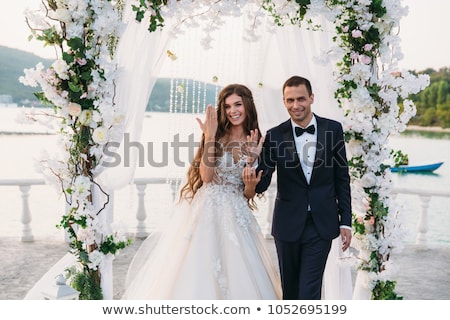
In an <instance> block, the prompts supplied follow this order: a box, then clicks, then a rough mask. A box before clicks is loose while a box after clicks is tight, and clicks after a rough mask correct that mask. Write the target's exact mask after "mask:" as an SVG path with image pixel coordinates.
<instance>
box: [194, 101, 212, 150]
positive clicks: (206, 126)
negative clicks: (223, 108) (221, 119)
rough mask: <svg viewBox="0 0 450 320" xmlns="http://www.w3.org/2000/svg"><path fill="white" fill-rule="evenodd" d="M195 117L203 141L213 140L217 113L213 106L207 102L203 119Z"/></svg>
mask: <svg viewBox="0 0 450 320" xmlns="http://www.w3.org/2000/svg"><path fill="white" fill-rule="evenodd" d="M196 119H197V122H198V124H199V125H200V129H201V130H202V132H203V134H204V135H205V141H214V139H215V137H216V131H217V113H216V110H215V108H214V107H213V106H212V105H211V104H209V105H208V106H207V107H206V115H205V121H203V122H202V120H200V119H199V118H196Z"/></svg>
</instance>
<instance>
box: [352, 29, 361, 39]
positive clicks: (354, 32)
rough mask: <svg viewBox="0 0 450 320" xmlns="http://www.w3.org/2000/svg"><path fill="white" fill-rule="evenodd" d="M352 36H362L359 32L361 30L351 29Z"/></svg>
mask: <svg viewBox="0 0 450 320" xmlns="http://www.w3.org/2000/svg"><path fill="white" fill-rule="evenodd" d="M352 37H353V38H361V37H362V32H361V30H358V29H356V30H353V31H352Z"/></svg>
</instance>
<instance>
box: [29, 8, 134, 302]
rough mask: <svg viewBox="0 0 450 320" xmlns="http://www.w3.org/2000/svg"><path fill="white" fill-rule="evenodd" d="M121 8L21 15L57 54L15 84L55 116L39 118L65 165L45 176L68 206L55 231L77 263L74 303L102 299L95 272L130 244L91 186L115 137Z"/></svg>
mask: <svg viewBox="0 0 450 320" xmlns="http://www.w3.org/2000/svg"><path fill="white" fill-rule="evenodd" d="M122 9H123V3H122V2H121V1H117V2H112V1H102V0H46V1H42V5H41V8H40V10H39V11H29V12H28V13H27V23H28V25H29V27H30V30H31V31H32V37H34V38H36V39H37V40H40V41H43V42H44V43H45V45H50V46H53V47H55V51H56V53H57V55H58V56H59V58H58V59H57V60H56V61H55V62H54V63H53V64H52V65H51V66H50V67H49V68H48V69H47V70H44V66H43V65H42V63H39V64H38V65H37V66H36V68H34V69H25V76H24V77H21V78H20V81H21V82H22V83H23V84H25V85H28V86H32V87H38V86H40V87H41V89H42V91H41V92H38V93H36V94H35V95H36V96H37V98H38V99H40V101H41V102H42V103H44V104H45V105H48V106H51V107H52V109H53V113H49V114H44V115H47V116H50V117H51V118H56V119H59V120H60V121H59V125H60V127H59V130H58V132H59V133H60V137H61V138H62V143H63V149H64V151H65V152H64V155H63V158H62V159H56V160H50V159H48V160H46V161H43V169H44V173H46V174H48V173H49V174H50V175H47V176H48V178H50V179H53V180H54V181H55V180H56V182H57V185H59V187H60V189H61V191H62V193H63V194H64V196H65V199H66V202H67V204H68V210H67V212H66V213H65V214H64V215H63V216H62V219H61V222H60V224H59V225H58V227H60V228H64V229H65V230H66V232H67V233H68V235H69V237H70V240H71V243H70V246H71V251H72V253H73V254H74V255H75V256H76V257H77V260H78V262H79V264H78V265H77V266H74V267H72V268H69V269H68V270H67V271H68V275H67V277H68V278H69V283H71V285H72V286H73V287H74V288H75V289H77V290H78V291H79V292H80V295H79V298H80V299H90V300H92V299H102V298H103V292H102V289H101V281H102V278H101V271H100V270H99V269H101V268H102V266H103V265H102V263H103V262H104V261H105V257H107V256H108V255H114V254H116V252H117V251H118V250H120V249H123V248H125V246H127V245H128V244H129V243H130V241H129V240H128V239H126V238H125V237H123V236H121V235H120V234H118V233H117V232H113V231H109V226H108V225H106V223H104V218H103V217H102V215H101V213H102V211H103V210H104V209H105V207H106V206H107V205H108V202H109V195H108V193H107V192H105V191H104V190H103V189H102V186H101V185H100V184H99V183H98V182H97V181H96V176H97V174H98V173H100V171H101V166H100V164H101V161H102V157H103V149H104V147H105V146H106V144H107V143H108V142H109V141H111V140H113V139H115V138H116V137H117V136H118V135H120V133H121V131H120V130H121V120H122V117H121V115H120V114H118V113H117V112H116V110H115V105H114V88H115V84H114V83H115V81H114V80H115V76H116V74H115V71H116V67H115V65H114V63H113V62H114V60H113V58H114V51H115V46H116V44H117V41H118V34H119V33H120V30H121V27H122V22H121V12H122ZM41 115H42V114H41ZM100 199H101V200H100Z"/></svg>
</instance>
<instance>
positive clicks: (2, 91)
mask: <svg viewBox="0 0 450 320" xmlns="http://www.w3.org/2000/svg"><path fill="white" fill-rule="evenodd" d="M38 62H42V63H43V64H44V66H46V67H48V66H50V65H51V64H52V63H53V60H49V59H44V58H41V57H39V56H37V55H34V54H32V53H28V52H25V51H21V50H17V49H12V48H8V47H4V46H0V95H10V96H12V102H14V103H17V104H19V105H31V104H32V102H34V103H37V102H38V101H37V99H36V97H35V96H34V95H33V93H34V92H36V91H37V90H38V89H37V88H32V87H28V86H25V85H23V84H22V83H20V82H19V77H20V76H23V75H24V72H23V70H24V69H29V68H34V67H35V66H36V64H37V63H38Z"/></svg>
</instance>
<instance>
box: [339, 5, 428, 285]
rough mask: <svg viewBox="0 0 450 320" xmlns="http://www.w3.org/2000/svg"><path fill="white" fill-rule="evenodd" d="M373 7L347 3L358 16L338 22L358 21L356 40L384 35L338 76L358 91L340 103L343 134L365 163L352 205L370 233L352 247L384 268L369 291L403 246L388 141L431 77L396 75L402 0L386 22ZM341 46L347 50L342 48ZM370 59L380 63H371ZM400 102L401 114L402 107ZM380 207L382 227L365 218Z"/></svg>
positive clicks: (412, 112)
mask: <svg viewBox="0 0 450 320" xmlns="http://www.w3.org/2000/svg"><path fill="white" fill-rule="evenodd" d="M371 3H372V1H371V0H359V1H354V2H352V3H351V4H350V3H349V6H350V7H351V9H352V10H353V11H352V12H356V17H355V16H349V15H350V11H347V12H345V11H344V14H342V15H341V17H340V19H341V22H344V21H345V20H346V19H355V20H356V22H357V23H356V25H357V28H355V29H354V30H348V28H346V27H344V30H343V31H344V32H349V34H351V37H353V38H354V39H358V40H360V39H361V37H362V31H367V30H369V29H370V28H372V27H376V28H377V29H378V31H379V32H380V38H379V39H380V43H379V44H378V51H377V52H374V53H371V50H372V49H373V48H374V46H375V45H376V44H375V43H365V44H364V45H363V47H361V48H360V50H359V51H358V52H368V53H367V54H361V53H358V52H354V51H345V50H344V51H343V52H342V53H343V54H344V55H348V56H349V57H350V58H351V59H352V61H353V63H352V65H351V67H350V68H349V72H348V73H346V74H341V75H340V76H341V79H342V80H344V81H347V82H353V83H354V84H356V88H355V87H351V88H349V91H350V94H351V98H350V99H347V100H345V101H343V103H342V105H343V107H344V109H345V110H346V115H347V116H346V117H345V119H344V127H345V130H346V131H347V132H350V133H351V134H352V135H353V137H355V139H352V140H351V142H350V143H349V145H348V151H349V153H350V154H351V156H352V157H353V159H359V161H360V163H362V164H363V165H362V166H359V167H358V166H357V167H356V168H355V169H353V170H354V172H353V173H354V174H355V176H356V177H355V179H353V181H352V203H353V209H354V213H355V215H356V218H357V221H358V222H359V223H362V224H363V225H364V226H365V230H366V232H365V234H362V235H360V234H359V235H357V236H356V237H355V238H356V239H355V241H354V243H353V245H354V246H355V247H356V248H357V249H358V250H359V258H360V259H361V261H363V263H362V266H363V267H365V268H368V269H372V267H373V266H372V265H370V263H369V261H370V260H371V253H372V252H377V256H379V257H380V260H381V268H380V269H379V271H378V272H371V273H370V274H369V276H368V281H369V282H371V283H370V284H368V287H371V288H373V285H374V283H375V282H376V281H386V280H389V279H391V277H392V276H393V271H394V270H395V268H393V264H392V263H391V261H390V260H389V258H390V257H391V253H392V251H393V250H398V249H399V248H401V247H402V242H401V236H402V233H401V231H400V228H399V226H400V221H399V220H398V219H397V214H396V210H395V209H394V207H395V203H394V202H393V201H392V200H391V173H390V171H389V170H384V168H383V164H385V163H386V160H388V159H389V156H390V151H391V150H390V148H389V145H388V142H389V137H390V136H392V135H395V134H398V133H399V132H402V131H403V130H405V128H406V124H407V123H408V121H409V120H410V119H411V117H412V116H414V115H415V112H416V109H415V106H414V104H413V102H412V101H411V100H408V96H409V95H410V94H414V93H417V92H419V91H420V90H422V89H424V88H425V87H426V86H427V85H428V84H429V78H428V77H427V76H424V75H420V76H414V75H412V74H411V73H409V72H408V71H406V70H402V71H399V72H393V71H392V70H396V66H397V62H398V60H400V59H401V58H402V54H401V50H400V47H399V38H398V36H397V35H396V34H394V30H396V29H397V28H398V24H399V20H400V18H401V17H402V16H404V15H405V14H406V12H407V11H406V9H405V8H403V7H402V6H401V5H400V3H399V2H398V1H383V6H384V7H385V8H386V11H387V12H386V14H384V15H383V17H382V18H380V19H374V17H373V16H372V14H370V13H369V12H368V10H367V6H368V5H370V4H371ZM350 7H349V8H350ZM374 21H375V22H374ZM338 45H340V47H341V48H342V47H345V44H342V43H338ZM349 50H350V49H349ZM371 55H374V56H375V57H376V58H375V59H374V58H370V56H371ZM400 102H402V103H403V109H400V108H399V103H400ZM373 195H376V197H373ZM371 199H372V200H371ZM373 199H377V200H376V201H378V202H379V203H378V204H374V203H371V201H375V200H373ZM377 205H378V206H379V205H381V206H382V207H383V208H385V209H386V210H388V213H387V215H385V216H383V215H381V217H380V215H377V213H373V212H371V214H374V215H376V216H377V219H378V220H377V222H376V223H378V224H379V225H378V226H377V225H376V223H375V216H372V217H371V218H370V219H367V213H368V212H370V210H374V208H373V207H374V206H377ZM372 263H374V261H372ZM375 269H376V268H375Z"/></svg>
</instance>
